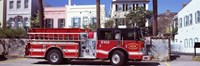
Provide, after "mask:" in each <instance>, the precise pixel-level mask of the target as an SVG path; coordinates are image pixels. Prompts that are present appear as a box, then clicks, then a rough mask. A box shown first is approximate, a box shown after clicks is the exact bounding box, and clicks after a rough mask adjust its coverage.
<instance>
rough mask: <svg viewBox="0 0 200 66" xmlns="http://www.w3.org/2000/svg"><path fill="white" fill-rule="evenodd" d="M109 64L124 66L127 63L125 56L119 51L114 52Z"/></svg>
mask: <svg viewBox="0 0 200 66" xmlns="http://www.w3.org/2000/svg"><path fill="white" fill-rule="evenodd" d="M110 62H111V63H112V65H114V66H124V65H126V63H127V58H126V56H125V54H124V53H123V52H121V51H114V52H113V54H112V56H111V57H110Z"/></svg>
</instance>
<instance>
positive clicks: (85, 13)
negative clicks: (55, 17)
mask: <svg viewBox="0 0 200 66" xmlns="http://www.w3.org/2000/svg"><path fill="white" fill-rule="evenodd" d="M100 10H101V11H100V12H101V14H100V15H101V16H100V21H101V25H100V26H101V27H102V28H104V23H105V22H104V21H105V17H106V12H105V5H100ZM66 22H67V24H66V27H67V28H90V26H95V25H96V5H71V3H70V0H69V4H68V5H67V17H66Z"/></svg>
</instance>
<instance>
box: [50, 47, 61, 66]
mask: <svg viewBox="0 0 200 66" xmlns="http://www.w3.org/2000/svg"><path fill="white" fill-rule="evenodd" d="M47 61H48V63H50V64H61V63H62V62H63V55H62V53H61V52H60V51H59V50H57V49H53V50H50V51H49V52H48V54H47Z"/></svg>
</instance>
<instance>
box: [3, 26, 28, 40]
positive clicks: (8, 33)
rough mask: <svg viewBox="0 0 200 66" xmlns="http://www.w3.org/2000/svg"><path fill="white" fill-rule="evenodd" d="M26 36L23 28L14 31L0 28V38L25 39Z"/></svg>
mask: <svg viewBox="0 0 200 66" xmlns="http://www.w3.org/2000/svg"><path fill="white" fill-rule="evenodd" d="M26 35H27V32H26V30H24V29H23V28H16V29H10V28H6V29H2V28H0V38H25V37H26Z"/></svg>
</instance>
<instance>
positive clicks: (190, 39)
mask: <svg viewBox="0 0 200 66" xmlns="http://www.w3.org/2000/svg"><path fill="white" fill-rule="evenodd" d="M199 2H200V0H191V1H190V2H189V3H188V4H187V5H186V6H184V8H182V9H181V10H180V11H179V12H178V14H177V15H176V16H175V19H178V33H177V35H175V41H174V43H173V44H172V45H173V46H174V48H175V49H176V51H179V52H185V53H194V43H195V42H199V41H200V34H199V30H200V7H199ZM197 52H198V53H200V49H197Z"/></svg>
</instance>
